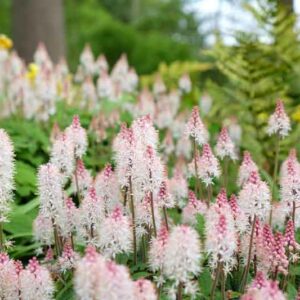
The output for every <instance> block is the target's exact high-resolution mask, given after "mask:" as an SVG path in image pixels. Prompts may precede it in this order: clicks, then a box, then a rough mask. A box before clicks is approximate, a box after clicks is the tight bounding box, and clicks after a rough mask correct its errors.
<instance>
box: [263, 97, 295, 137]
mask: <svg viewBox="0 0 300 300" xmlns="http://www.w3.org/2000/svg"><path fill="white" fill-rule="evenodd" d="M290 130H291V124H290V119H289V117H288V116H287V114H286V112H285V110H284V106H283V102H282V101H281V100H278V101H277V103H276V109H275V112H274V113H273V114H272V115H271V116H270V118H269V122H268V128H267V132H268V134H269V135H272V134H278V135H279V136H280V137H281V138H284V137H286V136H287V135H288V134H289V131H290Z"/></svg>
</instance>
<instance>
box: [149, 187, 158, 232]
mask: <svg viewBox="0 0 300 300" xmlns="http://www.w3.org/2000/svg"><path fill="white" fill-rule="evenodd" d="M150 202H151V214H152V223H153V233H154V236H155V237H156V236H157V232H156V223H155V215H154V201H153V193H152V192H150Z"/></svg>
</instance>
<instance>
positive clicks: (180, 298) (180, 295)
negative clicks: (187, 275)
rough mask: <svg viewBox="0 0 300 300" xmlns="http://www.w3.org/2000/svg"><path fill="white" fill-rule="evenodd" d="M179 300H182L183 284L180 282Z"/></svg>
mask: <svg viewBox="0 0 300 300" xmlns="http://www.w3.org/2000/svg"><path fill="white" fill-rule="evenodd" d="M176 298H177V300H182V283H181V282H179V284H178V291H177V297H176Z"/></svg>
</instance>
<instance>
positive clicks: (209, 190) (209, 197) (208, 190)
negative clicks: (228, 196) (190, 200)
mask: <svg viewBox="0 0 300 300" xmlns="http://www.w3.org/2000/svg"><path fill="white" fill-rule="evenodd" d="M212 196H213V191H212V185H211V184H209V185H208V186H207V204H208V207H209V205H210V202H211V200H212Z"/></svg>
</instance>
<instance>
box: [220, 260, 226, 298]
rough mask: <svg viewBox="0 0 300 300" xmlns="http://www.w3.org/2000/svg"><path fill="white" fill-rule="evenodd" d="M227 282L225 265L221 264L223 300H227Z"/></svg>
mask: <svg viewBox="0 0 300 300" xmlns="http://www.w3.org/2000/svg"><path fill="white" fill-rule="evenodd" d="M225 282H226V276H225V272H224V265H223V263H221V291H222V300H226V287H225Z"/></svg>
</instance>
